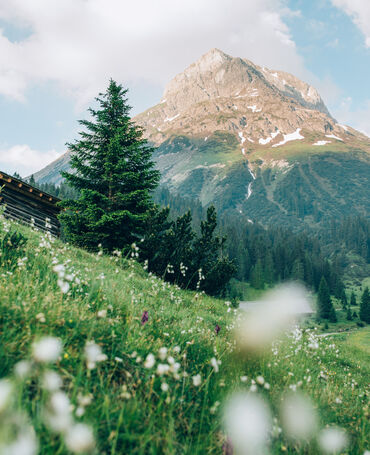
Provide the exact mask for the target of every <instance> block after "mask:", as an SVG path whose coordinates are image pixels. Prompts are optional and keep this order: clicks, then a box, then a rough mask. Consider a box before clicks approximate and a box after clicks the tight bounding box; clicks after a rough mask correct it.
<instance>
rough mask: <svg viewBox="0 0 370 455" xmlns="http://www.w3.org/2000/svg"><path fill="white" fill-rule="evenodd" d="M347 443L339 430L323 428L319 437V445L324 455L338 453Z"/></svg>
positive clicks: (342, 431) (345, 437) (343, 434)
mask: <svg viewBox="0 0 370 455" xmlns="http://www.w3.org/2000/svg"><path fill="white" fill-rule="evenodd" d="M347 443H348V439H347V435H346V433H345V432H344V430H342V429H341V428H337V427H331V428H325V429H324V430H322V431H321V433H320V435H319V445H320V447H321V450H322V451H323V452H324V453H328V454H330V453H338V452H340V451H341V450H343V449H344V448H345V447H346V446H347Z"/></svg>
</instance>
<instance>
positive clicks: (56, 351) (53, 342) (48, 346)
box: [32, 336, 62, 363]
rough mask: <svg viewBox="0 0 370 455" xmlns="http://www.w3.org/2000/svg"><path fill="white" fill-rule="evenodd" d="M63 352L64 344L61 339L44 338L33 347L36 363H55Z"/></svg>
mask: <svg viewBox="0 0 370 455" xmlns="http://www.w3.org/2000/svg"><path fill="white" fill-rule="evenodd" d="M61 352H62V342H61V341H60V339H59V338H55V337H50V336H49V337H44V338H41V340H39V341H36V342H34V343H33V345H32V355H33V358H34V359H35V360H36V362H41V363H48V362H55V361H56V360H57V359H58V357H59V356H60V354H61Z"/></svg>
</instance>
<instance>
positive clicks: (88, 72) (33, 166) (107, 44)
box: [0, 0, 370, 175]
mask: <svg viewBox="0 0 370 455" xmlns="http://www.w3.org/2000/svg"><path fill="white" fill-rule="evenodd" d="M131 3H132V2H131ZM136 3H138V2H136ZM212 47H218V48H220V49H222V50H224V51H225V52H227V53H229V54H231V55H234V56H240V57H245V58H248V59H250V60H252V61H254V62H255V63H257V64H260V65H265V66H267V67H269V68H274V69H281V70H285V71H289V72H291V73H293V74H295V75H296V76H298V77H300V78H301V79H303V80H306V81H307V82H309V83H311V84H313V85H314V86H315V87H316V88H317V89H318V90H319V92H320V94H321V96H322V98H323V99H324V101H325V102H326V104H327V106H328V107H329V110H330V111H331V113H332V115H333V116H334V117H335V118H336V119H337V120H338V121H339V122H340V123H344V124H349V125H351V126H353V127H355V128H357V129H360V130H362V131H364V132H366V133H367V134H369V135H370V88H369V87H370V84H369V82H368V81H369V80H370V2H368V0H351V1H350V0H259V1H258V2H255V1H254V0H203V1H202V2H199V0H188V1H187V2H183V1H180V0H157V1H156V2H152V1H151V0H142V1H141V3H140V4H139V5H131V4H127V3H126V2H122V1H121V0H28V1H27V2H24V1H23V0H13V1H12V2H9V1H8V0H0V59H1V65H0V170H4V171H6V172H10V173H13V172H14V171H16V170H17V171H18V172H19V173H20V174H21V175H28V174H29V173H31V172H35V171H36V170H38V169H40V168H41V167H43V166H44V165H46V164H48V163H49V162H50V161H52V160H53V159H55V158H56V157H57V156H59V155H60V154H62V153H63V152H64V151H65V149H66V147H65V143H66V142H68V141H73V140H74V139H75V138H76V137H77V132H78V130H79V125H78V123H77V120H78V119H80V118H84V117H86V109H87V107H88V106H89V105H90V104H91V103H92V102H93V98H94V96H96V95H97V93H98V92H99V91H102V90H104V88H105V86H106V84H107V82H108V80H109V78H110V77H113V78H115V79H116V80H118V81H119V82H121V83H123V84H124V85H125V86H127V87H129V90H130V91H129V99H130V104H131V105H132V106H133V110H132V113H133V114H135V113H139V112H141V111H142V110H144V109H146V108H147V107H149V106H151V105H153V104H155V103H157V102H158V101H159V100H160V97H161V94H162V92H163V89H164V86H165V84H166V83H167V82H168V81H169V80H170V79H171V78H172V77H173V76H174V75H175V74H176V73H178V72H179V71H182V70H183V69H184V68H185V67H186V66H188V65H189V64H190V63H191V62H193V61H194V60H196V59H197V58H199V57H200V56H201V55H202V54H204V53H205V52H207V51H208V50H209V49H211V48H212Z"/></svg>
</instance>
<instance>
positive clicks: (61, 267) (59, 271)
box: [53, 264, 65, 277]
mask: <svg viewBox="0 0 370 455" xmlns="http://www.w3.org/2000/svg"><path fill="white" fill-rule="evenodd" d="M53 271H54V272H55V273H57V274H58V276H60V277H62V276H64V272H65V267H64V265H63V264H57V265H54V267H53Z"/></svg>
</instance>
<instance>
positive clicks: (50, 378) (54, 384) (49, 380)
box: [42, 371, 63, 392]
mask: <svg viewBox="0 0 370 455" xmlns="http://www.w3.org/2000/svg"><path fill="white" fill-rule="evenodd" d="M62 385H63V381H62V378H61V377H60V376H59V374H58V373H56V372H55V371H45V373H44V376H43V378H42V386H43V387H44V389H46V390H49V391H50V392H54V391H56V390H58V389H60V388H61V387H62Z"/></svg>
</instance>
